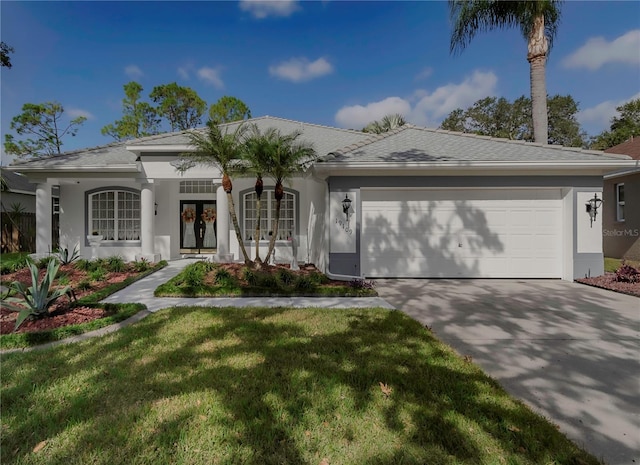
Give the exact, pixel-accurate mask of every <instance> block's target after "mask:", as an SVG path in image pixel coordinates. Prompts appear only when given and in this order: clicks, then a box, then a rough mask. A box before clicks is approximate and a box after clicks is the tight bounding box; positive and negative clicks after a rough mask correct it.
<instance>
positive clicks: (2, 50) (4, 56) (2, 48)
mask: <svg viewBox="0 0 640 465" xmlns="http://www.w3.org/2000/svg"><path fill="white" fill-rule="evenodd" d="M13 52H14V50H13V47H11V46H10V45H8V44H7V43H6V42H0V66H3V67H5V68H9V69H11V67H12V66H13V65H12V64H11V57H10V56H9V54H10V53H13Z"/></svg>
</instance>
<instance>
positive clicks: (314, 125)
mask: <svg viewBox="0 0 640 465" xmlns="http://www.w3.org/2000/svg"><path fill="white" fill-rule="evenodd" d="M257 119H273V120H278V121H285V122H288V123H295V124H300V125H302V126H303V127H304V126H312V127H316V128H324V129H333V130H335V131H342V132H348V133H352V134H357V133H361V132H362V131H359V130H357V129H346V128H337V127H335V126H328V125H326V124H318V123H307V122H305V121H298V120H294V119H290V118H281V117H279V116H269V115H264V116H258V117H256V118H249V119H248V120H246V121H247V122H249V121H252V120H257ZM234 123H237V121H232V122H230V123H225V124H234Z"/></svg>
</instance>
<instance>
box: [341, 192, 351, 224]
mask: <svg viewBox="0 0 640 465" xmlns="http://www.w3.org/2000/svg"><path fill="white" fill-rule="evenodd" d="M350 209H351V199H350V198H349V196H348V195H347V194H344V200H343V201H342V211H343V212H344V214H345V216H346V217H347V223H348V222H349V210H350Z"/></svg>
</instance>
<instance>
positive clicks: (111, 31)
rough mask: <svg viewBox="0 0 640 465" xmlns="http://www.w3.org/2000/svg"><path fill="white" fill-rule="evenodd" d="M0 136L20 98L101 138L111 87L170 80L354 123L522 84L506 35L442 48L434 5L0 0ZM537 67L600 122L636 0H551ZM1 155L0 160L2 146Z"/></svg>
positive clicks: (278, 110) (634, 85) (518, 90)
mask: <svg viewBox="0 0 640 465" xmlns="http://www.w3.org/2000/svg"><path fill="white" fill-rule="evenodd" d="M0 9H1V11H0V13H1V29H0V37H1V39H2V40H3V41H5V42H7V43H8V44H10V45H11V46H12V47H13V48H14V49H15V53H14V54H13V56H12V63H13V68H12V69H10V70H8V69H6V68H2V70H1V71H0V73H1V74H0V78H1V83H2V89H1V98H2V101H1V107H0V108H1V125H2V128H1V129H2V130H1V132H2V140H3V141H4V134H5V133H6V132H7V131H8V130H9V124H10V121H11V118H12V117H13V116H15V115H17V114H18V113H20V109H21V107H22V105H23V104H24V103H27V102H30V103H41V102H46V101H52V100H55V101H58V102H60V103H62V105H63V106H64V108H65V110H66V114H68V115H71V116H77V115H85V116H87V118H88V120H87V122H86V123H85V124H84V126H83V127H82V128H81V129H80V130H79V132H78V135H77V136H76V137H75V138H68V139H66V140H65V144H64V149H65V150H72V149H77V148H82V147H89V146H95V145H101V144H105V143H108V142H111V140H112V139H110V138H109V137H107V136H103V135H102V134H101V133H100V129H101V128H102V127H103V126H105V125H106V124H109V123H111V122H113V121H114V120H116V119H118V118H119V117H121V100H122V98H123V96H124V92H123V89H122V86H123V85H124V84H125V83H126V82H128V81H130V80H136V81H138V82H139V83H140V84H142V86H143V87H144V92H143V95H144V96H145V97H147V96H148V93H149V92H150V91H151V90H152V89H153V87H154V86H156V85H160V84H167V83H170V82H174V81H175V82H177V83H178V84H180V85H183V86H189V87H191V88H193V89H195V90H196V91H197V92H198V94H199V95H200V96H201V97H202V98H203V99H204V100H206V101H207V102H208V103H209V104H210V103H213V102H215V101H216V100H217V99H218V98H220V97H221V96H223V95H232V96H235V97H238V98H240V99H242V100H243V101H244V102H246V103H247V105H248V106H249V107H250V109H251V111H252V114H253V116H262V115H272V116H279V117H283V118H290V119H295V120H302V121H306V122H311V123H318V124H325V125H331V126H338V127H349V128H358V129H360V128H361V127H363V126H364V125H365V124H366V123H367V122H369V121H371V120H375V119H379V118H380V117H382V116H383V115H384V114H387V113H395V112H400V113H403V114H404V115H405V117H406V118H407V119H408V120H409V122H412V123H414V124H418V125H423V126H427V127H437V126H438V125H439V124H440V122H441V121H442V119H444V118H445V117H446V116H447V115H448V114H449V112H450V111H452V110H454V109H455V108H457V107H462V108H466V107H468V106H469V105H471V104H472V103H473V102H475V101H476V100H478V99H480V98H483V97H486V96H488V95H494V96H503V97H506V98H508V99H510V100H513V99H515V98H517V97H518V96H520V95H529V64H528V62H527V61H526V43H525V41H524V39H523V38H522V36H521V35H520V33H519V31H518V30H502V31H493V32H489V33H482V34H480V35H478V36H477V37H476V39H474V40H473V42H472V43H471V44H470V45H469V46H468V47H467V48H466V49H465V50H464V52H462V53H461V54H456V55H451V54H450V53H449V36H450V31H451V29H450V24H449V18H448V9H447V4H446V2H443V1H425V2H404V1H393V2H391V1H389V2H383V1H376V2H365V1H355V2H346V1H339V0H335V1H322V2H320V1H318V2H315V1H313V2H312V1H300V2H298V1H278V2H274V1H270V2H263V1H253V0H251V1H240V2H151V1H148V2H119V1H111V2H90V1H88V2H13V1H2V2H0ZM562 12H563V14H562V22H561V25H560V28H559V32H558V35H557V37H556V41H555V45H554V48H553V50H552V52H551V55H550V58H549V61H548V63H547V90H548V93H549V94H550V95H554V94H562V95H566V94H570V95H572V96H573V97H574V98H575V100H576V101H578V102H579V104H580V109H581V113H580V115H579V119H580V122H581V124H582V125H583V128H584V129H585V130H586V131H587V132H588V133H589V134H590V135H595V134H597V133H599V132H601V131H602V130H603V129H607V128H608V127H609V120H610V118H611V117H612V116H613V115H614V113H615V107H616V106H618V105H620V104H621V103H624V102H625V101H628V100H630V99H632V98H637V97H640V2H636V1H626V2H614V1H602V2H595V1H571V0H569V1H567V2H565V3H564V4H563V10H562ZM3 163H5V164H6V163H7V159H6V158H5V156H4V153H3Z"/></svg>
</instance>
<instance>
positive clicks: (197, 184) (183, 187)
mask: <svg viewBox="0 0 640 465" xmlns="http://www.w3.org/2000/svg"><path fill="white" fill-rule="evenodd" d="M180 193H181V194H213V193H215V189H214V185H213V182H212V181H211V180H209V181H198V180H190V181H180Z"/></svg>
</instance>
